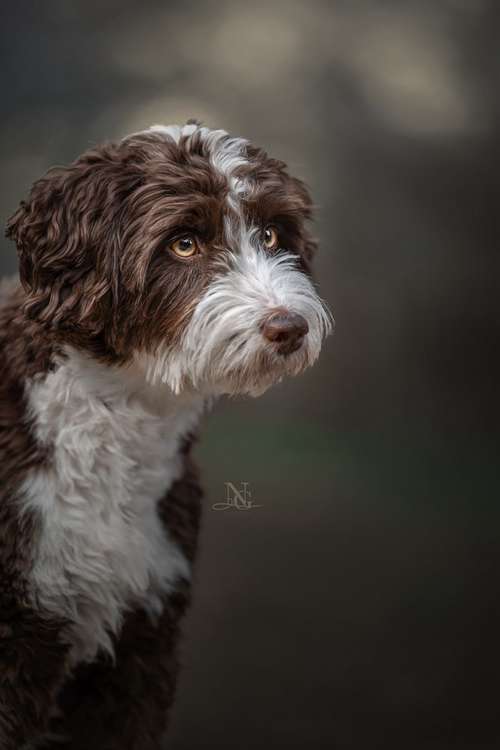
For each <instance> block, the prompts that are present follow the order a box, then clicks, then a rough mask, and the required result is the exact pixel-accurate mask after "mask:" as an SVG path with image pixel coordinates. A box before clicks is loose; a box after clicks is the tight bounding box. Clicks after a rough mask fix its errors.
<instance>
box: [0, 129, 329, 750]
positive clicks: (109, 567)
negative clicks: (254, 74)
mask: <svg viewBox="0 0 500 750" xmlns="http://www.w3.org/2000/svg"><path fill="white" fill-rule="evenodd" d="M310 213H311V201H310V198H309V195H308V193H307V191H306V188H305V187H304V185H303V184H302V182H300V181H299V180H297V179H296V178H294V177H291V176H290V175H289V174H288V172H287V170H286V167H285V165H284V164H283V163H282V162H280V161H277V160H275V159H271V158H269V157H268V156H267V154H266V153H265V152H264V151H263V150H261V149H259V148H256V147H254V146H252V145H251V144H250V143H248V142H247V141H246V140H244V139H242V138H233V137H230V136H229V135H228V134H227V133H226V132H224V131H222V130H210V129H208V128H205V127H202V126H200V125H198V124H197V123H192V122H191V123H188V124H187V125H184V126H183V127H177V126H171V127H162V126H155V127H152V128H150V129H149V130H147V131H145V132H142V133H137V134H134V135H132V136H129V137H127V138H125V139H124V140H122V141H121V142H119V143H110V144H106V145H103V146H100V147H97V148H93V149H91V150H89V151H87V152H86V153H85V154H83V155H82V156H81V157H80V158H79V159H77V160H76V161H75V162H74V163H73V164H71V165H69V166H67V167H56V168H53V169H51V170H50V171H49V172H48V173H47V175H46V176H45V177H43V178H42V179H41V180H39V181H38V182H36V183H35V184H34V186H33V188H32V190H31V193H30V196H29V199H28V200H27V201H26V202H23V203H21V206H20V208H19V209H18V211H17V212H16V213H15V214H14V216H13V217H12V218H11V219H10V221H9V223H8V229H7V234H8V236H9V237H10V238H12V239H13V240H15V242H16V244H17V249H18V253H19V262H20V266H19V267H20V278H21V284H20V285H18V284H11V285H6V286H4V288H3V289H2V294H1V297H2V299H1V305H0V345H1V355H0V376H1V379H0V575H1V585H0V747H1V748H2V749H3V750H6V749H9V750H10V749H11V748H16V750H17V749H18V748H20V747H22V746H24V745H26V746H29V747H34V746H35V745H36V746H37V747H52V746H54V747H56V746H57V747H71V748H74V749H75V750H76V749H78V748H82V749H83V748H89V747H92V748H96V750H97V749H101V750H102V749H104V748H107V749H108V750H111V749H112V748H116V749H117V748H120V749H121V750H124V749H125V748H134V749H137V750H149V749H150V748H156V747H158V746H159V742H160V737H161V735H162V732H163V731H164V729H165V726H166V721H167V714H168V708H169V706H170V704H171V702H172V698H173V694H174V688H175V681H176V641H177V637H178V630H179V620H180V618H181V615H182V613H183V612H184V611H185V609H186V605H187V603H188V599H189V581H190V576H191V566H192V563H193V558H194V554H195V550H196V537H197V532H198V525H199V515H200V498H201V491H200V488H199V484H198V477H197V472H196V469H195V467H194V466H193V464H192V462H191V458H190V446H191V442H192V436H193V433H194V432H195V431H196V429H197V425H198V422H199V420H200V417H201V415H202V412H203V409H204V405H205V403H206V402H207V400H209V399H210V400H211V399H213V398H214V397H216V396H218V395H219V394H225V393H232V394H234V393H248V394H252V395H257V394H259V393H262V392H263V391H264V390H265V389H266V388H268V387H269V386H270V385H272V384H273V383H275V382H277V381H278V380H280V379H281V378H282V377H283V376H285V375H293V374H297V373H299V372H301V371H302V370H304V368H306V367H307V366H308V365H310V364H312V363H313V362H314V360H315V359H316V357H317V356H318V354H319V351H320V347H321V344H322V340H323V338H324V336H325V335H326V334H327V333H328V331H329V328H330V318H329V314H328V312H327V311H326V309H325V307H324V305H323V303H322V302H321V300H320V299H319V297H318V295H317V293H316V291H315V289H314V286H313V284H312V283H311V279H310V262H311V257H312V255H313V251H314V241H313V240H312V238H311V236H310V234H309V231H308V229H307V227H306V223H307V220H308V219H309V218H310Z"/></svg>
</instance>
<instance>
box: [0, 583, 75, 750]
mask: <svg viewBox="0 0 500 750" xmlns="http://www.w3.org/2000/svg"><path fill="white" fill-rule="evenodd" d="M63 627H64V624H63V623H62V622H57V621H55V620H54V618H48V617H44V616H42V615H41V614H40V613H37V612H36V611H35V610H33V609H32V608H30V607H26V606H24V605H23V604H19V603H13V602H12V601H2V598H1V597H0V748H1V750H19V749H20V748H22V747H23V746H24V744H25V743H31V742H33V741H35V740H36V739H37V737H39V736H40V735H41V734H43V732H44V731H45V729H46V727H47V724H48V721H49V717H50V714H51V712H52V708H53V705H54V699H55V694H56V692H57V690H58V689H59V687H60V685H61V683H62V681H63V679H64V676H65V673H66V655H67V650H68V647H67V646H66V645H64V643H63V640H62V639H61V634H62V631H63Z"/></svg>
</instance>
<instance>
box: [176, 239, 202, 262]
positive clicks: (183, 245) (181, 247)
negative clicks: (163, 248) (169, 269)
mask: <svg viewBox="0 0 500 750" xmlns="http://www.w3.org/2000/svg"><path fill="white" fill-rule="evenodd" d="M170 249H171V250H172V252H173V253H174V255H177V256H178V257H179V258H191V257H192V256H193V255H196V253H197V252H198V243H197V242H196V239H195V238H194V237H191V236H190V235H186V236H185V237H179V238H178V239H176V240H174V242H172V243H170Z"/></svg>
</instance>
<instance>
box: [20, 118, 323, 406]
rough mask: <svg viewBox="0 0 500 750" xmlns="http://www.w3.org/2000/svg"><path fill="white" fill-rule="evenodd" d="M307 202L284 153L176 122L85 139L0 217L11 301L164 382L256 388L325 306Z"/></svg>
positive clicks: (274, 376) (312, 328)
mask: <svg viewBox="0 0 500 750" xmlns="http://www.w3.org/2000/svg"><path fill="white" fill-rule="evenodd" d="M310 215H311V200H310V197H309V194H308V192H307V190H306V188H305V187H304V185H303V183H302V182H300V181H299V180H298V179H296V178H294V177H291V176H290V175H289V174H288V172H287V170H286V167H285V165H284V164H283V163H282V162H280V161H277V160H276V159H272V158H269V157H268V156H267V154H266V153H265V152H264V151H263V150H261V149H259V148H256V147H254V146H252V145H251V144H250V143H248V142H247V141H246V140H244V139H241V138H233V137H230V136H229V135H228V134H227V133H226V132H224V131H222V130H209V129H208V128H205V127H201V126H199V125H198V124H193V123H190V124H188V125H185V126H183V127H177V126H171V127H162V126H155V127H152V128H150V129H149V130H147V131H145V132H142V133H138V134H135V135H132V136H130V137H128V138H125V139H124V140H123V141H121V142H120V143H116V144H107V145H104V146H100V147H98V148H94V149H92V150H90V151H87V152H86V153H85V154H83V155H82V156H81V157H80V158H79V159H77V160H76V161H75V162H74V163H73V164H71V165H70V166H68V167H55V168H53V169H51V170H50V171H49V172H48V173H47V175H46V176H45V177H43V178H42V179H41V180H39V181H38V182H36V183H35V184H34V186H33V188H32V191H31V194H30V197H29V200H28V201H27V202H26V203H22V204H21V206H20V208H19V210H18V211H17V212H16V214H14V216H13V217H12V218H11V219H10V221H9V224H8V228H7V234H8V236H9V237H12V238H13V239H15V241H16V243H17V247H18V252H19V258H20V276H21V281H22V284H23V286H24V288H25V290H26V302H25V309H26V312H27V314H28V315H29V316H30V317H31V318H36V319H37V320H38V321H40V322H41V323H43V324H44V325H45V326H47V327H48V328H50V330H51V331H53V333H54V335H56V336H57V338H58V340H59V341H60V342H62V343H67V344H70V345H72V346H76V347H78V348H79V349H84V350H85V351H87V352H89V353H90V354H92V356H94V357H98V358H100V359H103V360H104V361H108V362H110V363H111V362H113V363H117V364H123V365H129V366H131V367H134V368H139V369H141V370H142V371H143V373H144V375H145V377H146V378H147V379H148V380H149V381H150V382H152V383H155V382H164V383H168V385H169V386H170V387H171V388H172V390H174V391H175V392H179V391H180V390H182V389H183V388H186V387H188V388H193V387H194V388H196V389H199V390H202V391H205V392H207V393H221V392H229V393H236V392H240V393H241V392H247V393H254V394H256V393H259V392H262V391H263V390H265V389H266V388H267V387H268V386H269V385H271V384H272V383H273V382H276V381H277V380H279V379H280V378H281V377H282V376H283V375H286V374H296V373H298V372H300V371H302V370H303V369H304V368H305V367H307V366H308V365H310V364H312V362H314V360H315V359H316V357H317V356H318V354H319V351H320V347H321V343H322V340H323V338H324V336H325V335H326V334H327V333H328V331H329V330H330V316H329V313H328V312H327V310H326V308H325V306H324V305H323V303H322V302H321V300H320V298H319V297H318V295H317V293H316V291H315V289H314V286H313V284H312V282H311V278H310V264H311V259H312V255H313V253H314V250H315V242H314V240H313V239H312V237H311V236H310V234H309V230H308V228H307V226H306V225H307V221H308V220H309V219H310Z"/></svg>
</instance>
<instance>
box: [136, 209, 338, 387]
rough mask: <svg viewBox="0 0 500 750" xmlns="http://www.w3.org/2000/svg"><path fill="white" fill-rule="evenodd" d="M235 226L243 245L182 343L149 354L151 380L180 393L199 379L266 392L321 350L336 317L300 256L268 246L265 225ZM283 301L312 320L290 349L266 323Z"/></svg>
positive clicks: (228, 259) (203, 382)
mask: <svg viewBox="0 0 500 750" xmlns="http://www.w3.org/2000/svg"><path fill="white" fill-rule="evenodd" d="M227 234H228V235H229V236H230V237H231V238H232V239H231V241H232V242H234V241H235V238H236V237H238V239H237V248H238V251H237V252H235V253H229V254H228V255H227V257H226V262H225V265H224V266H222V267H221V272H220V274H219V275H218V276H217V277H216V278H215V280H214V281H212V282H211V284H210V286H209V287H208V289H207V290H206V292H205V293H204V295H203V296H202V298H201V299H200V301H199V302H198V304H197V305H196V307H195V309H194V312H193V315H192V318H191V320H190V322H189V324H188V327H187V329H186V331H185V333H184V335H183V337H182V340H181V342H180V344H179V345H178V346H177V347H176V348H175V349H172V348H168V347H166V348H164V349H163V350H162V349H160V350H159V351H158V352H157V353H156V354H155V355H154V356H150V357H148V358H147V360H146V362H145V367H146V377H147V379H148V381H149V382H151V383H153V384H154V383H157V382H159V381H161V382H164V383H167V384H168V385H169V386H170V388H171V389H172V390H173V391H174V392H175V393H180V392H182V390H183V389H184V388H186V387H188V388H191V387H194V388H197V389H199V390H200V391H205V392H207V393H221V392H226V393H227V392H229V393H235V392H240V393H241V392H247V393H250V394H251V395H259V394H261V393H263V392H264V391H265V390H266V389H267V388H269V387H270V386H271V385H272V384H273V383H275V382H277V381H279V380H280V379H281V378H282V377H283V376H285V375H295V374H297V373H299V372H301V371H302V370H304V369H305V368H306V367H308V366H310V365H312V364H313V362H314V361H315V360H316V358H317V357H318V355H319V352H320V349H321V344H322V341H323V338H324V337H325V336H326V335H327V334H328V333H329V331H330V329H331V324H332V320H331V316H330V314H329V312H328V310H327V308H326V307H325V305H324V304H323V302H322V301H321V299H320V298H319V296H318V295H317V293H316V290H315V289H314V287H313V285H312V283H311V281H310V279H309V278H308V277H307V276H306V274H304V273H303V272H302V271H301V270H300V269H299V268H298V267H297V262H296V259H295V258H294V257H293V255H291V254H288V253H279V254H277V255H274V256H272V255H269V254H267V253H265V252H264V251H263V250H261V249H260V248H259V241H258V230H257V229H251V230H247V229H245V227H244V226H242V225H234V224H233V225H231V226H230V227H229V228H228V231H227ZM277 307H284V308H287V309H289V310H292V311H293V312H295V313H298V314H300V315H302V316H303V317H304V318H305V319H306V321H307V323H308V326H309V333H308V334H307V336H306V337H305V340H304V344H303V346H302V347H301V349H299V350H298V351H297V352H295V353H293V354H291V355H289V356H288V357H283V356H281V355H280V354H277V353H275V351H274V348H273V346H272V345H271V344H269V342H266V340H265V339H264V337H263V336H262V333H261V330H260V328H261V324H262V321H263V319H264V317H265V316H266V315H267V314H269V313H270V312H271V311H272V310H273V309H275V308H277Z"/></svg>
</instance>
